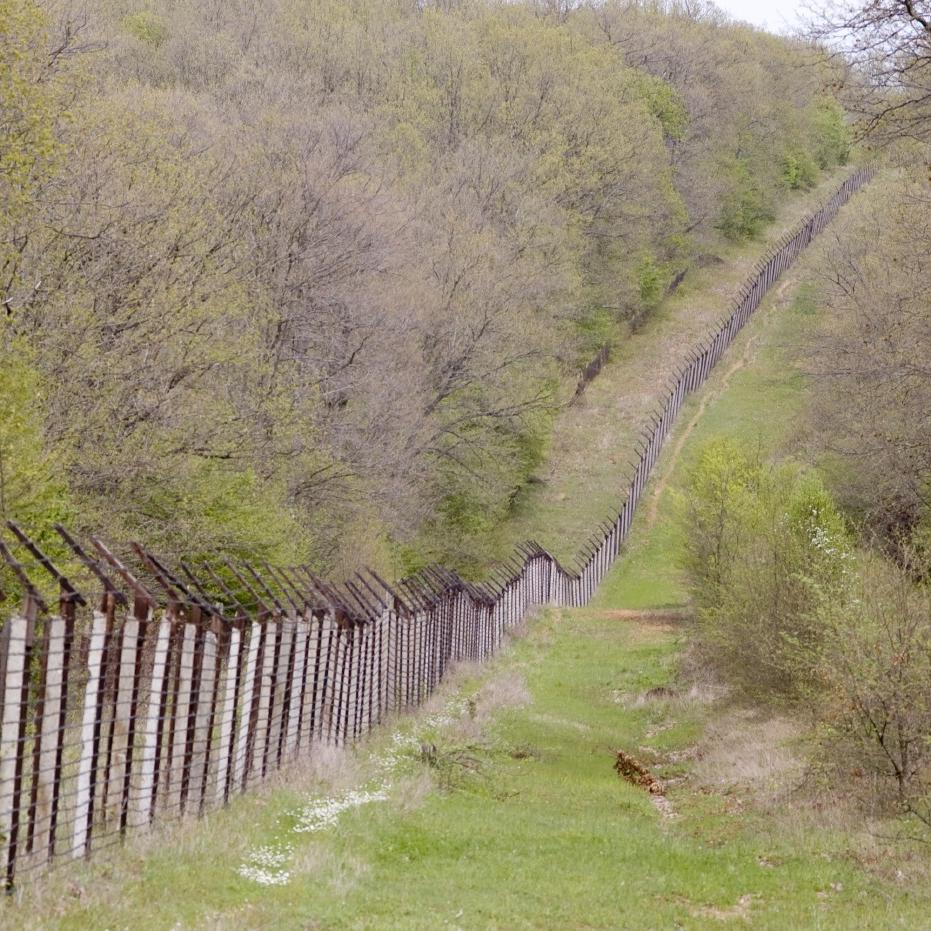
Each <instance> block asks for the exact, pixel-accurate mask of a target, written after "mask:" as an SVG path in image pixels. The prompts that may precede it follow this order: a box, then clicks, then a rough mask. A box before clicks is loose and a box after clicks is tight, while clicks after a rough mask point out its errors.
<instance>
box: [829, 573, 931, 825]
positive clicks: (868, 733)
mask: <svg viewBox="0 0 931 931" xmlns="http://www.w3.org/2000/svg"><path fill="white" fill-rule="evenodd" d="M845 595H846V596H845V597H838V593H837V592H836V591H832V592H831V597H829V598H823V599H821V601H820V609H819V614H818V619H819V622H820V623H821V624H822V625H823V627H824V638H823V639H824V644H823V647H822V650H821V653H820V655H819V657H818V660H819V662H818V664H817V667H816V669H817V673H818V682H817V685H818V697H819V700H820V714H819V717H820V718H821V720H822V731H821V734H822V737H823V739H824V749H826V750H827V751H828V752H829V754H830V755H829V760H831V761H832V762H833V763H834V764H835V766H836V768H837V769H839V770H840V771H841V772H843V773H845V774H846V773H849V771H850V769H851V761H853V762H855V764H856V767H857V769H858V771H859V772H860V773H861V774H862V776H861V778H863V777H869V778H870V779H871V781H874V784H875V782H876V781H878V784H879V787H880V792H879V796H880V799H881V800H882V801H886V802H890V803H891V805H892V807H893V810H894V811H896V812H899V813H904V814H906V815H909V816H911V817H913V818H916V819H917V820H918V821H920V822H921V823H923V824H924V825H925V827H927V828H931V739H929V735H931V590H929V589H928V587H927V586H926V585H919V584H916V582H915V579H914V578H913V577H912V576H911V575H910V574H909V572H908V571H907V570H905V569H903V568H902V567H900V566H896V565H894V564H892V563H891V562H889V561H888V560H886V559H884V558H883V557H881V556H877V555H871V556H869V557H867V558H865V559H863V560H862V561H861V565H860V569H859V572H858V573H857V575H856V577H855V578H853V579H851V584H850V586H849V590H848V591H847V592H846V593H845Z"/></svg>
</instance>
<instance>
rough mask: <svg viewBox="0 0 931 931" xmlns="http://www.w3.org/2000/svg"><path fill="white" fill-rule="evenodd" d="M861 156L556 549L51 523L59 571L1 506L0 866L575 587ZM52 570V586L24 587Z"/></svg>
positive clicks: (305, 740)
mask: <svg viewBox="0 0 931 931" xmlns="http://www.w3.org/2000/svg"><path fill="white" fill-rule="evenodd" d="M873 174H874V172H873V169H871V168H861V169H859V170H857V171H855V172H854V173H853V174H851V175H850V176H849V177H848V178H847V180H846V181H845V182H844V184H843V185H842V186H841V187H840V189H839V190H838V191H837V192H836V193H835V194H834V195H833V196H832V197H831V198H830V200H828V201H827V203H825V204H824V206H823V207H822V208H821V209H820V210H818V211H817V212H816V213H814V214H813V215H811V216H810V217H809V218H807V219H806V220H805V221H804V222H803V223H802V224H801V225H800V226H799V227H798V228H797V229H795V230H794V231H793V232H792V233H790V234H787V235H786V236H785V237H783V239H782V240H780V241H779V243H778V244H777V245H776V246H775V248H774V249H773V250H772V251H771V253H770V254H769V256H768V257H767V258H766V259H764V260H763V261H761V262H759V263H758V264H757V265H756V266H755V267H754V269H753V272H752V274H751V276H750V278H749V279H748V281H747V282H746V284H745V285H744V286H743V288H742V289H741V291H740V293H739V296H738V298H737V301H736V304H735V306H734V309H733V311H732V312H731V313H730V314H728V315H727V316H726V317H725V318H723V319H722V320H721V321H720V323H719V324H718V325H717V326H716V327H715V328H714V329H713V330H712V332H711V333H710V334H709V335H708V337H707V338H706V339H705V340H703V341H702V342H701V343H700V344H699V345H698V346H697V347H695V348H694V349H693V350H692V351H690V352H689V353H688V355H687V356H686V358H685V359H684V361H683V362H682V363H681V364H680V365H678V366H677V367H676V368H675V375H674V377H673V379H672V381H671V383H670V385H669V387H668V391H667V392H666V394H665V397H664V400H663V401H662V403H661V404H660V405H659V407H658V408H657V410H656V411H655V413H654V414H653V415H651V417H650V419H649V423H648V425H647V426H646V428H645V429H644V430H643V432H642V434H641V437H640V440H639V442H638V444H637V450H636V452H637V459H636V466H635V468H634V471H633V476H632V478H631V479H630V482H629V485H628V487H627V489H626V494H625V497H624V500H623V504H622V506H621V507H620V509H619V510H618V511H617V512H616V513H613V514H611V515H610V516H609V517H608V519H606V520H605V521H604V522H603V523H602V524H600V525H599V526H598V527H597V528H596V529H595V531H594V532H593V534H592V536H591V537H590V538H589V540H588V541H587V542H586V543H585V544H584V545H583V546H582V548H581V551H580V552H579V554H578V556H577V557H576V559H575V561H574V563H573V564H572V565H570V566H563V565H561V564H560V562H559V561H558V560H557V559H556V558H555V557H553V556H552V555H551V554H550V553H549V552H547V551H546V550H545V549H544V548H543V547H542V546H540V545H539V544H537V543H535V542H532V541H531V542H527V543H524V544H521V545H520V546H518V547H517V548H516V551H515V553H514V555H513V556H512V557H511V558H510V559H508V560H506V561H504V562H502V563H500V564H498V565H496V566H495V567H493V568H492V569H491V570H490V572H489V573H488V577H487V579H486V580H485V581H484V582H482V583H481V584H475V583H470V582H468V581H465V580H464V579H462V578H460V577H459V576H458V575H457V574H456V573H454V572H451V571H449V570H447V569H444V568H442V567H430V568H426V569H423V570H421V571H420V572H418V573H416V574H414V575H412V576H410V577H409V578H405V579H402V580H400V581H396V582H393V583H389V582H386V581H385V580H384V579H382V578H381V577H380V576H379V575H378V574H377V573H375V572H373V571H370V570H365V571H362V572H359V573H356V574H355V576H354V577H353V578H352V579H350V580H347V581H345V582H343V583H341V584H340V585H333V584H330V583H328V582H326V581H325V580H323V579H320V578H318V577H317V576H315V575H314V574H313V573H312V572H311V571H310V570H309V569H307V568H306V567H297V568H289V569H282V568H276V567H273V566H270V565H267V564H263V565H261V566H258V565H250V564H248V563H244V562H240V563H238V564H236V563H233V562H232V561H228V560H223V561H217V562H215V563H211V564H206V563H205V564H200V565H197V566H193V565H189V564H187V563H181V564H180V565H178V566H177V567H169V566H167V565H166V564H165V563H163V562H162V561H161V560H159V559H158V557H157V556H156V555H155V554H153V553H152V552H150V551H149V550H147V549H146V548H144V547H143V546H141V545H139V544H132V546H131V551H130V553H131V555H129V556H126V555H120V556H118V555H117V554H116V553H115V552H114V550H113V549H112V548H111V547H110V546H108V544H107V543H105V542H104V541H103V540H102V539H100V538H99V537H96V536H91V537H90V538H89V539H88V540H86V541H80V540H78V539H76V538H75V537H74V536H73V535H72V534H71V533H69V532H68V530H67V529H66V528H64V527H62V526H56V528H55V530H56V532H57V535H58V537H60V541H61V545H62V547H63V548H64V551H66V552H68V553H69V554H70V555H69V560H68V564H69V566H73V567H77V570H76V571H75V572H72V577H71V578H69V577H67V576H66V575H64V574H63V573H62V571H61V570H60V569H59V568H58V567H57V566H56V565H55V564H54V563H53V561H52V560H51V559H50V558H49V557H48V556H47V555H46V553H45V552H43V550H42V549H41V548H40V547H39V545H38V544H37V543H36V542H35V540H34V539H33V538H32V537H30V536H29V535H28V534H27V533H26V532H25V531H24V530H23V529H22V528H20V527H18V526H17V525H16V524H14V523H12V522H10V523H9V525H8V529H9V531H10V535H11V536H10V537H9V538H8V539H9V543H7V542H2V541H0V560H2V564H3V565H4V566H5V569H6V575H7V577H9V578H12V579H13V580H15V587H16V588H17V590H18V592H20V593H22V604H21V605H20V606H18V607H17V608H16V609H15V610H13V612H12V613H11V614H10V615H9V616H8V617H7V619H6V621H5V623H4V624H3V627H2V629H0V877H2V879H0V881H2V882H4V883H5V884H6V887H7V888H8V889H9V888H12V886H13V882H14V879H15V878H16V877H22V876H25V875H29V874H32V873H34V872H36V871H39V870H42V869H45V868H47V867H48V866H49V865H50V864H53V863H55V862H58V861H62V860H66V859H73V858H77V857H84V856H87V855H89V854H90V853H91V852H93V851H99V850H101V849H103V848H106V847H108V846H111V845H113V844H117V843H120V842H121V841H122V840H123V838H124V837H126V836H127V835H128V834H130V833H133V832H139V831H144V830H146V829H148V828H149V827H150V826H151V825H153V824H154V823H155V822H157V821H162V820H166V819H170V818H172V817H179V816H184V815H197V814H203V813H204V812H206V811H209V810H211V809H215V808H217V807H220V806H223V805H224V804H226V803H227V802H228V801H229V799H230V798H231V797H232V796H234V795H236V794H238V793H241V792H245V791H247V790H249V789H250V788H252V787H254V786H255V785H257V784H258V783H260V782H262V781H263V780H264V779H265V778H266V777H267V776H268V775H269V774H270V773H272V772H274V771H275V770H277V769H278V768H280V767H281V766H282V765H284V764H285V763H288V762H290V761H293V760H296V759H299V758H300V757H301V756H302V755H306V754H308V753H312V752H313V747H314V746H315V745H319V744H321V743H330V744H336V745H342V744H346V743H350V742H353V741H356V740H359V739H360V738H361V737H363V736H364V735H365V734H367V733H368V732H369V731H370V730H371V729H372V728H373V727H375V726H377V725H378V724H379V722H381V721H383V720H384V719H385V718H386V717H387V716H389V715H392V714H396V713H398V712H402V711H404V710H405V709H410V708H413V707H416V706H418V705H420V704H421V703H423V702H424V700H425V699H426V698H427V697H428V696H429V695H430V694H431V693H432V692H433V691H434V690H435V689H436V687H437V686H438V685H439V683H440V682H441V681H442V680H443V678H444V676H445V674H446V672H447V670H448V669H449V668H450V666H451V665H452V664H455V663H457V662H461V661H463V660H470V661H481V660H483V659H485V658H486V657H488V656H490V655H491V654H493V653H495V651H496V650H497V649H498V648H499V646H500V645H501V643H502V640H503V638H504V636H505V634H506V632H507V631H508V630H509V629H511V628H513V627H514V626H516V625H518V624H520V623H521V621H522V620H523V619H524V617H525V616H526V615H527V613H528V611H530V610H531V609H532V608H533V607H534V606H537V605H544V604H550V605H558V606H569V607H578V606H582V605H584V604H586V603H587V602H588V601H589V599H590V598H591V597H592V595H593V594H594V592H595V590H596V589H597V587H598V585H599V583H600V582H601V580H602V579H603V578H604V576H605V574H606V573H607V572H608V570H609V569H610V568H611V565H612V564H613V562H614V561H615V559H616V558H617V556H618V554H619V552H620V549H621V546H622V544H623V543H624V541H625V540H626V538H627V536H628V533H629V531H630V526H631V521H632V519H633V515H634V512H635V510H636V508H637V504H638V502H639V501H640V497H641V495H642V493H643V490H644V487H645V485H646V482H647V479H648V477H649V475H650V473H651V471H652V469H653V467H654V465H655V463H656V461H657V459H658V457H659V454H660V451H661V449H662V447H663V443H664V441H665V439H666V437H667V436H668V434H669V431H670V429H671V427H672V424H673V422H674V420H675V418H676V415H677V414H678V412H679V410H680V408H681V407H682V404H683V402H684V401H685V399H686V398H687V397H688V396H689V395H690V394H691V393H692V392H694V391H695V390H696V389H697V388H699V387H700V386H701V385H702V384H703V383H704V381H705V380H706V379H707V377H708V375H709V373H710V372H711V370H712V369H713V368H714V366H715V364H716V363H717V362H718V360H719V359H720V358H721V356H722V355H723V353H724V352H725V350H726V349H727V347H728V346H729V345H730V343H731V342H732V341H733V340H734V338H735V337H736V335H737V334H738V332H739V331H740V329H741V328H742V327H743V326H744V324H745V323H746V322H747V320H748V319H749V317H750V315H751V314H752V313H753V311H754V310H755V309H756V308H757V307H758V306H759V304H760V301H761V300H762V298H763V296H764V295H765V294H766V292H767V291H768V290H769V288H770V287H771V286H772V284H773V282H774V281H775V280H776V279H777V278H778V277H779V276H780V275H781V274H782V272H783V271H785V269H786V268H788V267H789V265H791V264H792V262H793V261H794V260H795V258H796V257H797V256H798V254H799V253H800V252H801V251H802V250H803V249H804V248H805V247H806V246H807V245H808V244H809V243H810V242H811V241H812V239H814V237H815V236H817V235H818V234H819V233H820V232H821V231H822V230H823V229H824V227H825V226H826V225H827V224H828V223H829V222H830V221H831V220H832V219H833V218H834V216H835V215H836V214H837V212H838V210H839V209H840V208H841V206H843V204H844V203H846V201H847V200H848V199H849V198H850V197H851V196H852V195H853V193H854V192H856V191H857V190H859V189H860V188H861V187H862V186H863V185H864V184H866V183H867V182H868V181H869V180H870V179H871V178H872V176H873ZM602 362H603V360H602ZM598 367H599V368H600V365H599V366H598ZM69 571H70V570H69ZM50 585H51V588H52V590H55V589H57V599H56V602H55V603H51V599H47V598H46V597H45V596H44V595H43V592H47V591H49V590H50Z"/></svg>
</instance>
